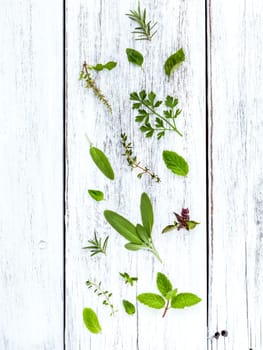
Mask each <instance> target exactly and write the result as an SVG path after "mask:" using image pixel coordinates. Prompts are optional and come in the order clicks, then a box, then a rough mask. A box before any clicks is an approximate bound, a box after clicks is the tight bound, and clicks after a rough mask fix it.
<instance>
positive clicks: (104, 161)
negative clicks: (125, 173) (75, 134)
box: [90, 146, 114, 180]
mask: <svg viewBox="0 0 263 350" xmlns="http://www.w3.org/2000/svg"><path fill="white" fill-rule="evenodd" d="M90 155H91V158H92V160H93V162H94V163H95V164H96V165H97V167H98V168H99V169H100V171H101V172H102V173H103V174H104V175H105V176H106V177H107V178H109V179H110V180H114V172H113V169H112V167H111V164H110V162H109V160H108V158H107V157H106V155H105V154H104V153H103V152H102V151H101V150H100V149H98V148H96V147H93V146H91V147H90Z"/></svg>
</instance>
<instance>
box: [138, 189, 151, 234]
mask: <svg viewBox="0 0 263 350" xmlns="http://www.w3.org/2000/svg"><path fill="white" fill-rule="evenodd" d="M140 209H141V217H142V223H143V226H144V228H145V230H146V232H147V234H148V236H149V237H151V233H152V227H153V208H152V203H151V200H150V198H149V196H148V195H147V193H145V192H144V193H143V194H142V195H141V205H140Z"/></svg>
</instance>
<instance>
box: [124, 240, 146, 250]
mask: <svg viewBox="0 0 263 350" xmlns="http://www.w3.org/2000/svg"><path fill="white" fill-rule="evenodd" d="M124 247H125V248H126V249H128V250H132V251H136V250H140V249H142V248H144V246H143V245H142V244H136V243H132V242H130V243H126V244H125V246H124Z"/></svg>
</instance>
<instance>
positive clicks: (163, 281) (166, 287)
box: [156, 272, 173, 298]
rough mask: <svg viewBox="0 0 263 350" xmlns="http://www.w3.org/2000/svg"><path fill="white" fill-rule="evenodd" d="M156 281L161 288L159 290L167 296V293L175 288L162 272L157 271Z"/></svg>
mask: <svg viewBox="0 0 263 350" xmlns="http://www.w3.org/2000/svg"><path fill="white" fill-rule="evenodd" d="M156 283H157V288H158V289H159V292H160V293H161V294H162V295H163V296H164V297H165V298H166V295H167V293H168V292H170V291H171V290H172V289H173V286H172V283H171V282H170V280H169V279H168V278H167V277H166V276H165V275H164V274H163V273H161V272H158V273H157V279H156Z"/></svg>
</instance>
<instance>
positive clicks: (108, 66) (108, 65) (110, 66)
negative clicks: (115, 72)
mask: <svg viewBox="0 0 263 350" xmlns="http://www.w3.org/2000/svg"><path fill="white" fill-rule="evenodd" d="M116 66H117V62H114V61H109V62H107V63H106V64H101V63H98V64H96V66H89V67H88V68H89V69H90V70H92V69H94V70H96V71H97V72H99V71H101V70H103V69H108V70H112V69H113V68H115V67H116Z"/></svg>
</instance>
